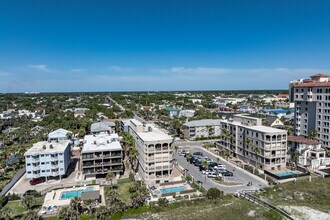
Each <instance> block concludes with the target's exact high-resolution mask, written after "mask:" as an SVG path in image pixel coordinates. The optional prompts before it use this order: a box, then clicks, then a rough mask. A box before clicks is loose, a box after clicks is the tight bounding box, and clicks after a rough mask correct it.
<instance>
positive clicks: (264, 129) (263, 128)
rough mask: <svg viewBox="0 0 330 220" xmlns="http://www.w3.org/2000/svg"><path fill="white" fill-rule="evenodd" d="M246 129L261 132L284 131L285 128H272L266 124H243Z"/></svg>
mask: <svg viewBox="0 0 330 220" xmlns="http://www.w3.org/2000/svg"><path fill="white" fill-rule="evenodd" d="M245 127H246V128H248V129H251V130H255V131H260V132H262V133H283V132H285V133H286V130H281V129H278V128H273V127H268V126H263V125H261V126H245Z"/></svg>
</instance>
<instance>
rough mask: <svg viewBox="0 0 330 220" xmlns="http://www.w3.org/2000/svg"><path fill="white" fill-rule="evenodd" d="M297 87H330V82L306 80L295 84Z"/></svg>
mask: <svg viewBox="0 0 330 220" xmlns="http://www.w3.org/2000/svg"><path fill="white" fill-rule="evenodd" d="M294 87H295V88H309V87H330V82H306V83H302V84H297V85H294Z"/></svg>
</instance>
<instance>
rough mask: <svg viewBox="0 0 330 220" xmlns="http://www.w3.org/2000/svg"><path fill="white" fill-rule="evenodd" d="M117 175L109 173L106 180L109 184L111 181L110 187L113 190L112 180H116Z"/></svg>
mask: <svg viewBox="0 0 330 220" xmlns="http://www.w3.org/2000/svg"><path fill="white" fill-rule="evenodd" d="M114 177H115V175H114V174H113V173H112V172H111V173H108V174H107V176H106V177H105V179H106V180H107V181H108V182H109V181H110V186H111V188H112V180H113V179H114Z"/></svg>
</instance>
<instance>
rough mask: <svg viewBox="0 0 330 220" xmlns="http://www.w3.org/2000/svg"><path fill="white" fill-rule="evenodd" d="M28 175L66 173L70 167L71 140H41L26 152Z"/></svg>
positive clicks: (31, 176) (32, 176) (40, 175)
mask: <svg viewBox="0 0 330 220" xmlns="http://www.w3.org/2000/svg"><path fill="white" fill-rule="evenodd" d="M24 156H25V165H26V177H27V178H30V179H33V178H38V177H45V178H46V180H47V179H48V178H49V177H60V178H62V176H63V175H65V174H66V172H67V169H68V167H69V164H70V161H71V156H70V141H69V140H60V141H41V142H37V143H35V144H33V146H32V147H31V148H30V149H29V150H27V151H26V152H25V153H24Z"/></svg>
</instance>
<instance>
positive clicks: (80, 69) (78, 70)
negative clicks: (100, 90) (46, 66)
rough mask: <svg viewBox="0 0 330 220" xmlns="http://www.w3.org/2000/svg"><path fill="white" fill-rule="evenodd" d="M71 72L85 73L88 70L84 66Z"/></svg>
mask: <svg viewBox="0 0 330 220" xmlns="http://www.w3.org/2000/svg"><path fill="white" fill-rule="evenodd" d="M70 72H71V73H83V72H86V69H83V68H75V69H71V70H70Z"/></svg>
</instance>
